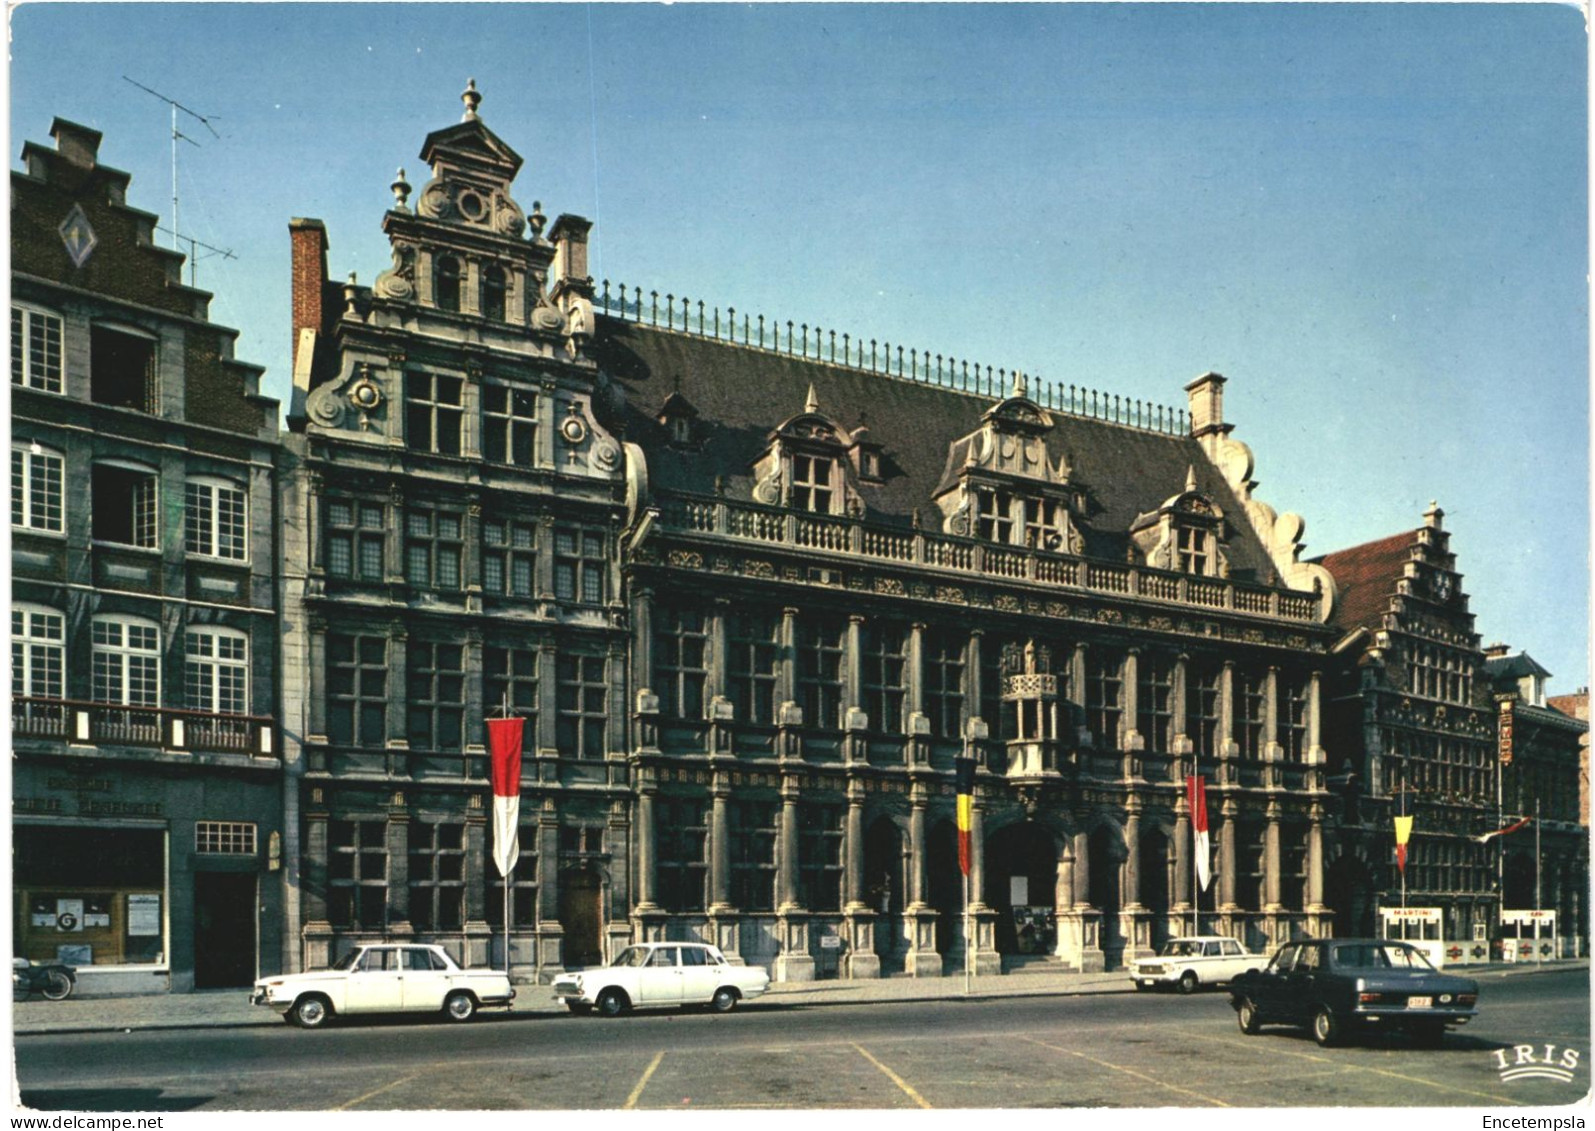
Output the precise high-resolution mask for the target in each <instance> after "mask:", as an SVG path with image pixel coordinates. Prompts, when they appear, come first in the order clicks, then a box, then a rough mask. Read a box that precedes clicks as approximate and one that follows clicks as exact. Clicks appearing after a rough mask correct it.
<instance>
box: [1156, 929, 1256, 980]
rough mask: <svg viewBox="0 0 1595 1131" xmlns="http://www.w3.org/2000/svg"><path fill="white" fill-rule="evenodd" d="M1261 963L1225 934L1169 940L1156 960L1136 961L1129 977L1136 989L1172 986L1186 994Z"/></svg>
mask: <svg viewBox="0 0 1595 1131" xmlns="http://www.w3.org/2000/svg"><path fill="white" fill-rule="evenodd" d="M1265 961H1266V960H1265V958H1264V957H1263V956H1262V955H1260V954H1253V953H1251V952H1250V951H1249V950H1247V949H1246V948H1245V947H1243V946H1242V945H1241V944H1240V943H1238V942H1236V941H1235V940H1234V939H1232V938H1229V937H1227V936H1225V935H1200V936H1193V937H1190V938H1182V939H1170V940H1169V941H1168V942H1166V943H1164V944H1163V949H1162V950H1160V951H1159V952H1158V956H1157V957H1156V958H1141V959H1137V960H1136V963H1135V965H1134V966H1133V967H1132V968H1131V970H1130V978H1131V980H1132V981H1134V982H1135V988H1136V989H1138V990H1150V989H1153V988H1154V987H1157V986H1165V987H1166V986H1173V987H1175V988H1177V989H1178V990H1179V991H1180V992H1181V993H1182V994H1188V993H1192V992H1194V991H1195V990H1196V988H1197V987H1198V986H1213V985H1218V984H1219V983H1221V982H1228V981H1229V980H1230V979H1231V978H1235V977H1237V976H1239V975H1241V974H1244V973H1246V971H1248V970H1256V969H1257V968H1258V967H1260V966H1262V965H1263V964H1264V962H1265Z"/></svg>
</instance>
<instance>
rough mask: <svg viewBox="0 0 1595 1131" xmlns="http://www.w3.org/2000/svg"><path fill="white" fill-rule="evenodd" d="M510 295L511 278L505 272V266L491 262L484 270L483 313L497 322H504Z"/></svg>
mask: <svg viewBox="0 0 1595 1131" xmlns="http://www.w3.org/2000/svg"><path fill="white" fill-rule="evenodd" d="M508 297H509V280H508V278H507V277H506V276H505V274H504V268H502V267H500V266H499V265H498V264H496V263H489V264H488V265H487V267H486V269H485V270H483V272H482V315H483V317H486V318H491V319H492V320H493V321H495V322H503V321H504V320H505V313H506V300H507V299H508Z"/></svg>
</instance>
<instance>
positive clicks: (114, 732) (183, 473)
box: [11, 119, 283, 992]
mask: <svg viewBox="0 0 1595 1131" xmlns="http://www.w3.org/2000/svg"><path fill="white" fill-rule="evenodd" d="M50 132H51V135H52V136H53V137H54V139H55V142H56V144H55V147H54V148H53V149H52V148H48V147H46V146H41V145H38V144H35V143H32V142H29V143H27V144H26V145H25V146H24V147H23V151H22V160H23V165H24V167H23V169H21V170H20V171H13V172H12V174H11V218H12V226H11V409H12V416H11V545H12V557H11V568H12V592H11V596H12V605H11V630H12V631H11V661H12V682H11V690H12V741H13V749H14V760H13V763H12V768H13V776H12V788H13V826H12V832H13V841H12V843H13V852H14V855H13V865H14V871H13V877H12V878H13V901H14V907H13V927H14V933H15V944H16V953H17V954H19V955H26V956H27V957H29V958H33V959H45V960H51V961H54V960H65V961H69V962H72V963H74V964H75V965H77V966H78V967H79V968H80V973H81V976H82V980H83V983H84V986H85V988H86V989H93V990H95V991H109V990H115V991H120V992H141V991H164V990H168V989H171V990H186V989H190V988H194V987H196V986H199V987H204V986H233V985H246V984H248V983H249V982H250V981H251V980H253V979H254V978H255V977H256V976H257V975H259V974H260V973H271V972H275V971H277V970H278V969H279V963H280V961H281V957H282V937H281V930H282V921H283V920H282V907H281V898H282V885H281V884H280V883H279V882H277V880H278V875H277V872H276V869H277V868H278V865H279V862H280V859H281V855H280V847H281V832H282V827H281V823H280V818H281V811H282V803H281V796H282V795H281V791H282V785H283V778H282V762H281V759H280V747H279V743H278V737H277V732H276V728H275V723H274V718H275V716H276V713H277V700H276V688H277V655H278V647H277V642H278V620H277V605H276V594H277V577H276V541H275V537H274V533H273V532H274V530H275V528H276V522H277V514H276V489H275V474H276V454H277V450H278V425H277V413H278V405H277V402H276V401H274V400H271V399H268V398H266V397H263V396H261V395H260V393H259V381H260V375H261V371H260V369H259V367H258V366H253V365H249V364H246V363H244V362H241V361H238V360H236V359H235V358H234V357H233V341H234V338H235V337H236V332H235V331H232V330H229V329H227V328H225V327H221V326H217V325H214V324H213V323H211V322H210V321H209V320H208V316H207V310H208V305H209V300H210V297H211V296H210V295H209V294H207V293H205V292H204V291H200V290H196V289H194V288H193V287H190V286H185V285H183V283H182V281H181V269H182V266H183V257H182V256H181V255H179V254H178V253H177V252H174V251H169V250H167V249H165V248H161V247H157V246H156V244H155V231H154V227H155V221H156V218H155V217H154V216H153V215H151V214H150V213H147V212H142V211H139V210H138V209H136V208H133V207H131V206H129V205H128V203H127V199H126V192H127V187H128V181H129V177H128V175H127V174H126V173H124V172H120V171H118V170H116V169H113V168H110V167H109V166H107V165H103V164H101V163H100V161H99V156H98V154H99V146H100V140H101V138H100V134H99V133H97V132H96V131H94V130H91V129H88V128H86V127H83V126H80V125H76V124H74V123H72V122H67V121H64V120H61V119H57V120H56V121H55V123H54V124H53V125H52V127H51V131H50Z"/></svg>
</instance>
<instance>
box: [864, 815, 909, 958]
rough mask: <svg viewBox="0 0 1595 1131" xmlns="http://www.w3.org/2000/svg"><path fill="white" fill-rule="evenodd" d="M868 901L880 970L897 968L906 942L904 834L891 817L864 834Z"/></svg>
mask: <svg viewBox="0 0 1595 1131" xmlns="http://www.w3.org/2000/svg"><path fill="white" fill-rule="evenodd" d="M864 888H865V896H864V898H865V901H866V902H867V903H868V904H869V907H870V910H871V911H873V912H875V953H876V954H877V955H878V956H879V957H880V960H881V969H882V970H883V971H885V970H887V969H889V968H890V969H896V968H897V967H896V964H897V963H898V962H900V961H901V958H902V955H901V949H902V943H903V902H904V900H903V834H902V830H901V829H899V828H898V827H897V822H896V821H893V820H892V819H891V818H890V817H886V816H881V817H877V818H875V821H874V823H873V824H871V825H870V827H869V829H868V830H867V831H866V832H865V833H864Z"/></svg>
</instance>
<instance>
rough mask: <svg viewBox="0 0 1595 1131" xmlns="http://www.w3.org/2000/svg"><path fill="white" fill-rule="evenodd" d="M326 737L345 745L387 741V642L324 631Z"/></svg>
mask: <svg viewBox="0 0 1595 1131" xmlns="http://www.w3.org/2000/svg"><path fill="white" fill-rule="evenodd" d="M326 651H327V660H326V664H327V679H326V703H327V738H328V740H329V741H331V742H334V743H338V744H341V745H345V746H367V747H370V746H381V745H382V744H383V743H384V742H386V741H387V715H388V642H387V639H386V638H384V637H381V636H353V635H345V634H343V633H328V634H327V650H326Z"/></svg>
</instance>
